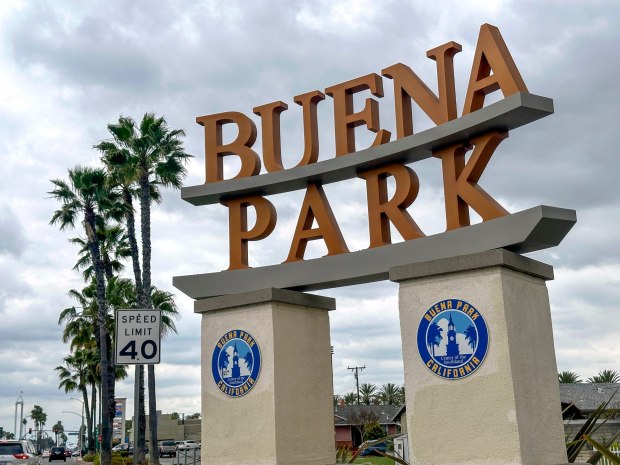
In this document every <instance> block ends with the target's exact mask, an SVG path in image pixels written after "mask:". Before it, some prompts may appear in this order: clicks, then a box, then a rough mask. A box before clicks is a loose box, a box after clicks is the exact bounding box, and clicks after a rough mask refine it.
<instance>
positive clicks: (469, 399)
mask: <svg viewBox="0 0 620 465" xmlns="http://www.w3.org/2000/svg"><path fill="white" fill-rule="evenodd" d="M390 279H391V280H392V281H397V282H398V283H399V284H400V289H399V311H400V324H401V335H402V346H403V360H404V370H405V392H406V402H407V428H408V439H409V449H410V458H411V464H412V465H414V464H415V465H432V464H467V465H478V464H479V465H483V464H484V465H491V464H493V465H497V464H514V465H551V464H559V463H566V461H567V460H566V451H565V445H564V431H563V426H562V416H561V407H560V393H559V385H558V378H557V366H556V361H555V352H554V347H553V334H552V328H551V313H550V308H549V297H548V293H547V288H546V285H545V280H549V279H553V268H552V267H551V266H549V265H546V264H544V263H541V262H538V261H535V260H532V259H529V258H526V257H523V256H520V255H517V254H514V253H512V252H508V251H506V250H503V249H496V250H491V251H488V252H483V253H479V254H473V255H467V256H461V257H454V258H450V259H442V260H434V261H430V262H426V263H418V264H413V265H406V266H401V267H396V268H392V269H391V270H390ZM449 301H451V302H449ZM438 302H444V305H443V308H442V307H440V306H438V307H435V304H437V303H438ZM459 302H461V304H460V308H459V309H456V307H457V306H459ZM465 303H468V305H469V306H471V307H474V308H475V313H474V312H471V308H470V307H469V308H468V307H465ZM448 305H452V306H453V308H452V309H450V308H447V306H448ZM464 309H465V311H464ZM468 311H469V313H470V315H469V316H470V317H473V316H474V315H476V314H478V315H481V316H482V317H483V321H484V322H485V323H486V327H487V328H488V346H487V350H486V356H484V357H480V353H481V352H480V353H479V352H476V354H477V355H478V357H479V358H483V360H481V363H478V364H476V363H475V360H474V361H473V362H470V364H468V366H467V369H468V370H469V371H466V370H462V371H459V370H457V371H453V370H442V369H441V368H440V367H439V368H438V367H437V366H434V361H433V360H434V359H433V360H430V359H427V363H425V362H424V361H423V359H422V356H421V353H422V354H423V355H424V354H425V351H426V350H427V348H429V347H430V346H431V345H432V346H433V347H430V349H429V353H430V352H432V351H433V350H434V351H435V354H434V355H433V357H435V356H437V357H438V358H439V356H440V355H441V354H443V355H445V358H443V359H441V360H444V361H446V363H452V362H451V360H460V359H451V358H450V357H449V356H448V355H447V352H448V348H447V347H448V346H447V345H448V343H449V342H448V340H447V339H449V338H448V333H450V334H451V335H452V336H454V335H455V330H454V326H453V327H452V332H450V331H449V330H448V328H449V326H447V321H448V318H449V316H450V314H451V313H452V315H453V318H454V321H457V320H458V321H460V322H461V323H457V324H456V326H457V328H456V332H457V333H458V332H460V333H461V334H460V335H459V334H456V337H455V338H454V339H455V340H456V342H458V343H459V347H460V350H461V351H464V352H467V351H473V350H474V349H471V348H468V346H469V339H466V338H465V334H463V323H462V321H465V319H464V318H463V315H460V314H459V312H460V313H461V314H463V313H467V312H468ZM433 315H436V316H433ZM427 316H428V317H429V318H426V317H427ZM431 316H432V317H433V319H432V320H431V319H430V317H431ZM425 318H426V320H427V321H428V322H430V321H433V322H438V323H439V326H440V327H443V331H441V333H440V335H441V341H439V338H438V339H437V340H436V342H438V344H437V345H433V344H431V345H429V344H428V341H427V339H425V337H424V335H422V339H421V341H422V342H421V344H422V345H418V344H419V341H418V329H419V328H420V324H421V322H422V321H423V320H425ZM442 318H443V319H444V320H446V321H441V319H442ZM474 319H476V317H474ZM461 320H462V321H461ZM476 320H477V322H476V324H475V326H476V327H478V325H479V324H480V322H481V321H482V319H480V318H477V319H476ZM459 324H461V328H459V327H458V326H459ZM422 328H424V325H422ZM479 329H480V328H479ZM427 334H428V333H427ZM478 337H479V338H484V334H483V331H482V332H480V333H479V336H478ZM439 342H440V343H439ZM477 342H478V343H480V342H481V341H477ZM472 347H476V349H478V348H479V347H480V350H482V348H481V346H472ZM455 350H457V352H458V350H459V349H455ZM453 352H454V350H453ZM462 357H466V356H462ZM467 357H469V356H467ZM433 367H434V368H435V372H433V371H432V370H433ZM438 373H439V374H438ZM440 375H442V376H443V377H442V376H440Z"/></svg>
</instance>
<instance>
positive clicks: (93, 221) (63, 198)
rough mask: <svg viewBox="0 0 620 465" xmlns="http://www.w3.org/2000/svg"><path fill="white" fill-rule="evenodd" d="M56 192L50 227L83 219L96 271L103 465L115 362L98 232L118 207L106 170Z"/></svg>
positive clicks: (76, 172) (107, 457) (81, 171)
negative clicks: (108, 328) (108, 213)
mask: <svg viewBox="0 0 620 465" xmlns="http://www.w3.org/2000/svg"><path fill="white" fill-rule="evenodd" d="M52 184H53V185H54V189H53V190H52V191H51V192H49V193H50V194H52V196H53V198H55V199H56V200H58V201H59V202H60V203H61V208H60V209H59V210H56V211H55V212H54V214H53V216H52V220H51V222H50V223H51V224H58V225H59V227H60V229H61V230H64V229H66V228H68V227H71V228H73V227H75V222H76V221H78V220H79V219H80V217H81V218H82V225H83V226H84V232H85V233H86V238H87V241H88V249H89V252H90V257H91V260H92V263H93V266H94V270H95V280H96V291H97V292H96V302H97V307H98V315H97V330H98V345H99V351H100V365H101V378H102V383H101V397H102V400H101V402H102V411H103V412H104V413H103V415H102V416H103V418H102V421H101V439H102V441H101V463H102V465H110V464H111V462H112V419H113V418H114V406H115V401H114V371H115V370H114V360H113V359H111V358H110V346H109V343H108V341H109V333H108V330H107V327H106V316H107V304H106V295H105V280H104V273H105V270H104V265H103V261H102V259H101V247H100V243H99V238H98V237H97V234H96V233H95V231H96V230H97V223H98V222H99V221H100V218H104V217H105V216H106V210H107V211H109V210H110V209H111V207H112V206H113V205H114V203H115V199H114V197H113V195H112V193H111V192H110V190H109V189H108V186H107V177H106V174H105V172H104V171H103V170H101V169H94V168H87V167H79V166H78V167H75V168H74V169H70V170H69V183H67V182H65V181H63V180H60V179H54V180H52Z"/></svg>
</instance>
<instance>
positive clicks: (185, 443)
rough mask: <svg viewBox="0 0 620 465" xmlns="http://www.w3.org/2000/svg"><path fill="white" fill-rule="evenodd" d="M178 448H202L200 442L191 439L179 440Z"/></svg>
mask: <svg viewBox="0 0 620 465" xmlns="http://www.w3.org/2000/svg"><path fill="white" fill-rule="evenodd" d="M177 449H179V450H188V449H200V443H199V442H196V441H193V440H191V439H190V440H187V441H181V442H179V445H178V446H177Z"/></svg>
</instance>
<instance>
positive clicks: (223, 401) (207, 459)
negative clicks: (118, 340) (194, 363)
mask: <svg viewBox="0 0 620 465" xmlns="http://www.w3.org/2000/svg"><path fill="white" fill-rule="evenodd" d="M334 308H335V300H334V299H332V298H328V297H322V296H317V295H312V294H304V293H301V292H296V291H288V290H281V289H265V290H261V291H252V292H247V293H242V294H236V295H229V296H221V297H214V298H210V299H204V300H198V301H196V303H195V312H196V313H201V314H202V335H201V354H202V463H203V464H205V465H250V464H252V465H325V464H328V463H333V462H334V457H335V445H334V444H335V443H334V412H333V404H332V402H333V401H332V399H333V386H332V365H331V346H330V336H329V315H328V311H329V310H332V309H334ZM230 341H234V342H233V344H232V345H231V344H230ZM244 341H245V343H244ZM252 341H254V343H253V344H252ZM246 343H248V344H247V345H246ZM235 344H236V345H235ZM250 345H251V346H252V347H251V349H248V347H249V346H250ZM256 346H258V348H259V353H260V365H261V366H260V372H256V370H255V368H256V362H257V358H258V353H257V352H256V350H257V348H256ZM222 350H223V351H224V352H225V353H226V354H227V355H223V357H224V358H225V359H227V360H228V367H227V368H225V369H221V368H220V367H221V364H222V362H221V360H220V359H219V357H220V356H222ZM236 350H238V353H239V362H238V363H239V367H238V368H234V367H233V359H234V358H235V351H236ZM248 351H252V352H253V355H252V356H251V359H252V363H253V365H254V366H253V367H252V369H250V368H249V365H247V364H246V363H245V361H244V358H243V357H244V356H243V354H244V353H247V352H248ZM214 352H215V353H216V354H219V355H217V357H218V358H217V359H216V360H215V364H216V365H215V367H214V366H213V364H212V362H213V361H214V360H213V355H214ZM233 368H234V369H236V370H237V373H238V374H239V373H240V375H241V376H243V375H244V373H245V374H246V375H248V373H250V372H251V373H250V375H249V376H250V377H254V378H255V379H253V380H252V381H253V382H252V384H251V387H250V389H249V390H246V389H247V388H248V387H249V386H248V385H247V381H246V385H245V387H243V386H241V387H240V388H239V387H237V388H235V387H233V388H231V387H230V386H229V385H228V384H227V383H229V384H232V385H234V384H236V383H237V381H236V380H239V379H243V378H235V377H234V376H233V375H230V374H231V373H232V371H228V370H232V369H233ZM222 370H223V371H222ZM214 371H215V372H217V374H215V375H214ZM219 373H223V374H225V375H226V376H229V375H230V377H228V378H227V379H228V381H227V383H224V382H222V381H221V380H219V384H218V383H217V382H216V380H215V379H214V378H215V377H217V376H219ZM231 389H232V390H231Z"/></svg>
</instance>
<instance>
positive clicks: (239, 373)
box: [211, 329, 261, 397]
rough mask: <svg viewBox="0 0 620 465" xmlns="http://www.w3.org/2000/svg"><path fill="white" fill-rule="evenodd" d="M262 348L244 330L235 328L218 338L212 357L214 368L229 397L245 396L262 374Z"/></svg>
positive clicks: (217, 381)
mask: <svg viewBox="0 0 620 465" xmlns="http://www.w3.org/2000/svg"><path fill="white" fill-rule="evenodd" d="M260 365H261V357H260V347H259V346H258V342H256V339H254V337H253V336H252V335H251V334H250V333H248V332H247V331H244V330H242V329H233V330H231V331H228V332H227V333H226V334H224V335H223V336H222V337H220V339H219V340H218V341H217V344H216V345H215V349H213V357H212V358H211V371H212V373H213V379H214V381H215V384H216V385H217V387H218V389H219V390H220V391H222V392H223V393H224V394H226V395H227V396H230V397H241V396H244V395H246V394H247V393H248V392H250V390H251V389H252V388H253V387H254V385H255V384H256V381H257V380H258V376H259V374H260Z"/></svg>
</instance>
